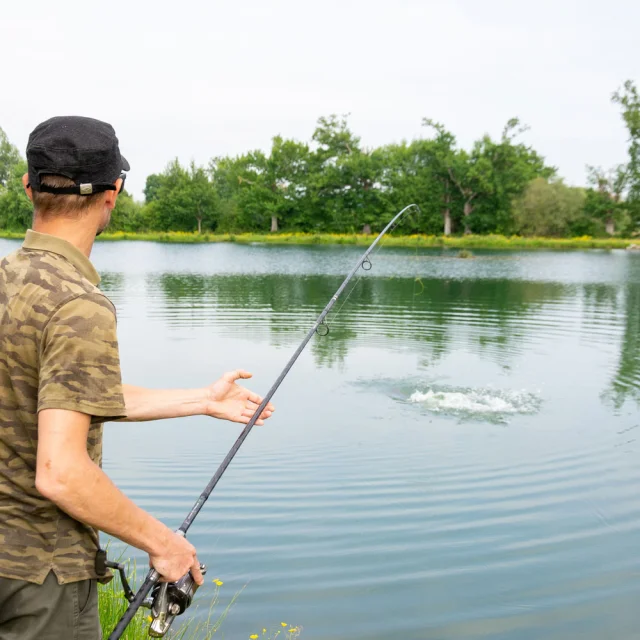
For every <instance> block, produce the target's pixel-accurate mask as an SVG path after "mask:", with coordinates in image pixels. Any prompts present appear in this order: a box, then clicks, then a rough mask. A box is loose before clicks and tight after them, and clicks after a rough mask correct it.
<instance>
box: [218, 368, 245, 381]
mask: <svg viewBox="0 0 640 640" xmlns="http://www.w3.org/2000/svg"><path fill="white" fill-rule="evenodd" d="M252 375H253V374H252V373H249V372H248V371H245V370H244V369H236V370H235V371H227V373H225V374H224V375H223V376H222V377H223V378H224V379H225V380H226V381H227V382H235V381H236V380H246V379H247V378H251V376H252Z"/></svg>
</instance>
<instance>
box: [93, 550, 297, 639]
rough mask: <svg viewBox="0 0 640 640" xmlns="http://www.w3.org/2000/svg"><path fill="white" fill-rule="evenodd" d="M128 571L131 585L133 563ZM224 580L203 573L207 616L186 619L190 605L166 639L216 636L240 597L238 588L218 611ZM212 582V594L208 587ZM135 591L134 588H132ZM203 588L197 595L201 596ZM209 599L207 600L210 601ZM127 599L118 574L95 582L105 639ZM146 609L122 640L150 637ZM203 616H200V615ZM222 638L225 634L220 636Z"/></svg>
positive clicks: (292, 632) (260, 634)
mask: <svg viewBox="0 0 640 640" xmlns="http://www.w3.org/2000/svg"><path fill="white" fill-rule="evenodd" d="M129 567H130V571H129V572H128V574H129V575H128V579H129V582H130V583H131V585H132V587H133V585H135V584H136V568H135V563H134V562H132V563H130V564H129ZM223 584H224V582H223V581H222V580H219V579H217V578H214V579H213V580H209V579H207V578H206V576H205V584H204V586H203V587H202V589H206V591H207V601H208V607H209V608H208V611H207V615H206V617H204V619H201V620H200V621H198V622H194V621H193V620H192V619H191V620H189V619H188V618H189V617H190V616H193V614H194V613H195V612H196V611H197V609H198V607H197V606H194V607H192V608H190V609H189V610H188V611H187V612H186V613H185V615H184V616H180V617H178V618H176V621H175V622H174V624H173V626H172V627H171V630H170V631H169V632H168V633H167V635H166V636H165V637H166V638H167V640H212V639H213V638H214V636H215V637H216V638H217V637H218V635H216V634H217V632H218V631H219V630H220V627H221V626H222V623H223V622H224V619H225V618H226V617H227V614H228V613H229V611H230V610H231V607H233V605H234V603H235V601H236V599H237V598H238V596H240V594H241V592H242V589H241V590H240V591H238V592H237V593H236V594H235V595H234V596H233V597H232V598H231V600H230V602H229V604H228V605H227V606H226V607H225V608H224V609H223V610H222V611H217V609H218V604H219V600H220V589H221V587H222V585H223ZM212 585H213V593H211V587H212ZM134 590H135V587H134ZM202 593H203V592H202V591H199V592H198V595H202ZM209 598H210V600H209ZM127 605H128V602H127V601H126V600H125V599H124V596H123V594H122V587H121V585H120V578H119V577H118V576H116V577H114V579H113V580H112V581H111V582H110V583H109V584H107V585H98V610H99V614H100V626H101V627H102V632H103V636H104V637H105V638H106V637H107V636H108V635H109V634H110V633H111V632H112V631H113V629H114V627H115V626H116V624H117V622H118V620H120V618H121V617H122V615H123V614H124V612H125V611H126V609H127ZM148 616H149V610H148V609H141V610H140V611H139V612H138V613H137V614H136V616H135V617H134V618H133V620H132V621H131V623H130V624H129V626H128V627H127V629H126V631H125V632H124V634H123V636H122V640H148V638H149V631H148V629H149V622H148ZM200 617H201V618H202V616H200ZM301 633H302V627H300V626H299V625H298V626H294V625H292V624H288V623H286V622H278V623H271V624H269V625H265V626H263V627H261V628H260V629H256V630H255V632H253V633H251V630H250V633H248V634H247V636H248V637H249V638H251V639H252V640H256V639H257V638H259V639H260V640H275V639H276V638H280V639H282V640H283V639H284V638H289V639H291V638H293V640H295V639H296V638H299V637H300V635H301ZM220 637H224V635H222V636H220Z"/></svg>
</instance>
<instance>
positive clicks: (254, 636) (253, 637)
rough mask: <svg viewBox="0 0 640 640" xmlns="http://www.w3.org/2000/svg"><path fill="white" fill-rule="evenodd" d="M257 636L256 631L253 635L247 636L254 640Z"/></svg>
mask: <svg viewBox="0 0 640 640" xmlns="http://www.w3.org/2000/svg"><path fill="white" fill-rule="evenodd" d="M257 637H258V634H257V633H254V634H253V635H251V636H249V638H251V640H256V638H257Z"/></svg>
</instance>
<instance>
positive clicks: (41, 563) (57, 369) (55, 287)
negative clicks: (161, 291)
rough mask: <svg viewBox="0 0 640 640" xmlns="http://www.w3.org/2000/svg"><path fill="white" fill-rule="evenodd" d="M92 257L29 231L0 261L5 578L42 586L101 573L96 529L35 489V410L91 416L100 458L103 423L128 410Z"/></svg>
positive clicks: (0, 529)
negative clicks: (54, 580) (49, 578)
mask: <svg viewBox="0 0 640 640" xmlns="http://www.w3.org/2000/svg"><path fill="white" fill-rule="evenodd" d="M99 282H100V277H99V276H98V274H97V272H96V270H95V269H94V268H93V265H92V264H91V262H90V261H89V260H88V258H87V257H86V256H85V255H84V254H83V253H82V252H81V251H80V250H79V249H77V248H76V247H74V246H73V245H72V244H70V243H68V242H66V241H65V240H62V239H61V238H57V237H55V236H50V235H46V234H41V233H36V232H34V231H28V232H27V236H26V238H25V241H24V244H23V245H22V248H21V249H19V250H18V251H16V252H15V253H13V254H11V255H9V256H7V257H6V258H4V259H2V260H1V261H0V576H2V577H5V578H15V579H20V580H27V581H29V582H35V583H38V584H42V582H43V581H44V579H45V577H46V576H47V574H48V573H49V571H51V570H53V571H54V572H55V574H56V576H57V578H58V582H60V583H61V584H63V583H67V582H74V581H77V580H84V579H87V578H96V577H98V576H96V572H95V567H94V564H95V555H96V551H97V549H98V533H97V531H95V530H94V529H93V528H92V527H89V526H87V525H85V524H83V523H81V522H78V521H77V520H74V519H73V518H71V517H70V516H69V515H67V514H66V513H65V512H63V511H61V510H60V509H58V507H56V505H55V504H53V503H52V502H50V501H49V500H47V499H46V498H44V497H43V496H42V495H40V493H38V490H37V489H36V484H35V480H36V453H37V448H38V411H41V410H42V409H68V410H71V411H79V412H82V413H86V414H89V415H91V417H92V418H91V423H92V424H91V427H90V430H89V435H88V439H87V451H88V453H89V456H90V457H91V459H92V460H93V461H94V462H95V463H96V464H101V461H102V424H101V423H102V421H104V420H105V419H108V418H111V419H113V418H118V417H123V416H124V415H125V406H124V398H123V395H122V384H121V379H120V360H119V356H118V342H117V339H116V318H115V310H114V308H113V305H112V304H111V302H110V301H109V300H108V299H107V298H106V296H105V295H104V294H103V293H101V292H100V290H99V289H98V288H97V286H96V285H97V284H98V283H99Z"/></svg>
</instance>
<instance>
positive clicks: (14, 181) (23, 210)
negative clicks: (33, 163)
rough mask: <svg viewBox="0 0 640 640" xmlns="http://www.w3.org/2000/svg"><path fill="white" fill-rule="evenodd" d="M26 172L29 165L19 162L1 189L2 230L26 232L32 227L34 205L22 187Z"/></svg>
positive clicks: (0, 221)
mask: <svg viewBox="0 0 640 640" xmlns="http://www.w3.org/2000/svg"><path fill="white" fill-rule="evenodd" d="M26 172H27V163H26V162H25V161H24V160H19V161H18V162H17V163H16V164H14V165H13V166H12V168H11V172H10V173H9V175H8V177H7V179H6V182H5V184H4V185H3V186H2V187H0V229H7V230H9V231H24V230H25V229H28V228H29V227H30V226H31V220H32V218H33V205H32V204H31V202H30V201H29V198H27V195H26V194H25V192H24V187H23V186H22V176H23V175H24V174H25V173H26Z"/></svg>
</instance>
